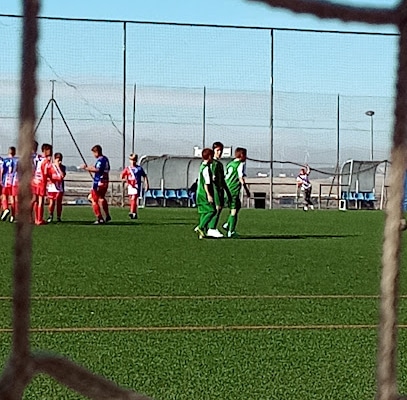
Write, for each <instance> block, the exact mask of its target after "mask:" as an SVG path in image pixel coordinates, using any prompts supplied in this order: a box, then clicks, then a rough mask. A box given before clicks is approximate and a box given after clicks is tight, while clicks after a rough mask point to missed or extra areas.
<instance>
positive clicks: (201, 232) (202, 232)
mask: <svg viewBox="0 0 407 400" xmlns="http://www.w3.org/2000/svg"><path fill="white" fill-rule="evenodd" d="M194 232H196V233H197V234H198V237H199V239H203V238H204V237H205V232H204V231H203V230H202V229H201V228H200V227H199V226H197V227H196V228H195V229H194Z"/></svg>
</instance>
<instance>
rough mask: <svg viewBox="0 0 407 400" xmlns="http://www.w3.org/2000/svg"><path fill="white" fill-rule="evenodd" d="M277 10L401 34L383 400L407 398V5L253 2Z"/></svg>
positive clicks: (383, 292) (381, 364) (386, 255)
mask: <svg viewBox="0 0 407 400" xmlns="http://www.w3.org/2000/svg"><path fill="white" fill-rule="evenodd" d="M248 1H258V2H262V3H265V4H268V5H269V6H272V7H284V8H287V9H290V10H292V11H295V12H297V13H310V14H314V15H316V16H318V17H321V18H338V19H341V20H342V21H348V22H349V21H354V22H367V23H371V24H395V25H396V26H397V27H398V29H399V32H400V39H399V40H400V41H399V59H398V61H399V67H398V74H397V99H396V107H395V117H396V118H395V125H394V132H393V145H392V150H391V160H392V165H393V167H392V170H391V174H390V190H389V200H388V206H387V209H386V223H385V227H384V240H383V254H382V276H381V283H380V321H379V340H378V351H377V367H376V380H377V393H376V399H377V400H396V399H407V397H403V396H402V397H400V396H399V395H398V388H397V356H396V353H397V333H398V329H397V314H398V296H399V274H400V248H401V230H400V220H401V218H402V210H401V204H402V199H403V189H404V187H403V186H404V177H405V173H406V165H407V144H406V137H407V116H406V113H405V110H406V107H407V0H403V1H401V2H400V4H399V6H398V7H396V8H395V9H368V8H365V9H362V8H359V7H350V6H343V5H338V4H332V3H329V2H327V1H322V0H321V1H317V0H290V1H286V0H248Z"/></svg>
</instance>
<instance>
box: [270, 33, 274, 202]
mask: <svg viewBox="0 0 407 400" xmlns="http://www.w3.org/2000/svg"><path fill="white" fill-rule="evenodd" d="M273 32H274V31H273V29H271V30H270V39H271V44H270V171H269V174H270V177H269V178H270V181H269V192H270V203H269V209H272V208H273V175H274V169H273V162H274V35H273Z"/></svg>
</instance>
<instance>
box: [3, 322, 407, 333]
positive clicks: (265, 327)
mask: <svg viewBox="0 0 407 400" xmlns="http://www.w3.org/2000/svg"><path fill="white" fill-rule="evenodd" d="M398 328H399V329H406V328H407V325H398ZM344 329H352V330H353V329H377V325H374V324H372V325H369V324H360V325H344V324H342V325H221V326H134V327H125V326H123V327H114V326H112V327H76V328H75V327H69V328H31V329H30V332H31V333H76V332H78V333H79V332H204V331H267V330H279V331H283V330H344ZM12 332H13V330H12V329H11V328H0V333H12Z"/></svg>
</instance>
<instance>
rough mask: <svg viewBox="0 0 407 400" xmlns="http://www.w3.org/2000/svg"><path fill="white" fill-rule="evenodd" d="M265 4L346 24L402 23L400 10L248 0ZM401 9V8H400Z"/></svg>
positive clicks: (319, 1)
mask: <svg viewBox="0 0 407 400" xmlns="http://www.w3.org/2000/svg"><path fill="white" fill-rule="evenodd" d="M247 1H252V2H254V1H256V2H259V3H265V4H267V5H269V6H271V7H280V8H286V9H289V10H291V11H294V12H295V13H301V14H314V15H315V16H317V17H320V18H338V19H340V20H342V21H344V22H364V23H369V24H380V25H387V24H395V25H398V23H399V22H400V15H399V9H398V8H396V9H389V8H380V9H378V8H361V7H354V6H345V5H339V4H333V3H330V2H328V1H324V0H247ZM400 8H401V7H400Z"/></svg>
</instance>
